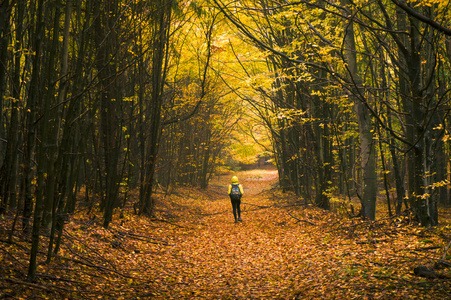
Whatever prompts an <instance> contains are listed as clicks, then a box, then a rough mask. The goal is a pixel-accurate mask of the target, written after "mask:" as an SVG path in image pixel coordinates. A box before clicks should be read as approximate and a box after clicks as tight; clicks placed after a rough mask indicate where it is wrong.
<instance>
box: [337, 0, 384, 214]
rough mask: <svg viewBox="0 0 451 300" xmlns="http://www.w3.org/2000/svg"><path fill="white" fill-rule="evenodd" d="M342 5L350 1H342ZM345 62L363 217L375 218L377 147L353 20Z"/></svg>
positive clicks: (348, 26) (348, 28)
mask: <svg viewBox="0 0 451 300" xmlns="http://www.w3.org/2000/svg"><path fill="white" fill-rule="evenodd" d="M342 3H343V4H344V6H346V5H347V4H348V3H349V2H348V0H342ZM344 47H345V53H344V57H345V61H346V63H347V67H348V75H349V76H348V81H349V83H348V84H351V86H350V88H349V91H350V93H351V98H352V99H353V100H354V112H355V114H356V117H357V123H358V125H359V137H360V166H361V171H362V192H363V195H362V196H361V199H360V201H361V204H362V211H361V213H362V217H364V218H368V219H370V220H374V219H375V218H376V196H377V176H376V150H375V146H374V143H373V131H372V122H371V116H370V113H369V110H368V108H367V107H366V104H365V103H364V101H365V99H362V98H363V89H362V80H361V78H360V75H359V74H358V68H357V55H356V53H357V51H356V47H355V36H354V25H353V22H352V21H349V22H345V37H344Z"/></svg>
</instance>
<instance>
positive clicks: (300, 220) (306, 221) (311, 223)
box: [288, 212, 318, 226]
mask: <svg viewBox="0 0 451 300" xmlns="http://www.w3.org/2000/svg"><path fill="white" fill-rule="evenodd" d="M288 214H289V215H290V217H292V218H293V219H296V220H298V221H299V222H305V223H308V224H310V225H314V226H318V225H317V224H315V223H313V222H310V221H308V220H302V219H299V218H296V217H295V216H293V215H292V214H291V212H288Z"/></svg>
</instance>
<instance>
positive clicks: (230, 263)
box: [159, 171, 317, 299]
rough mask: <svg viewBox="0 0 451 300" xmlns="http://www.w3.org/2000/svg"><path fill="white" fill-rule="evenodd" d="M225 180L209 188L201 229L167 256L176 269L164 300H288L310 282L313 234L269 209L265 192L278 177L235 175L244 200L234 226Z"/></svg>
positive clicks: (177, 243)
mask: <svg viewBox="0 0 451 300" xmlns="http://www.w3.org/2000/svg"><path fill="white" fill-rule="evenodd" d="M229 177H230V176H228V177H227V178H221V179H220V181H217V182H214V183H213V190H214V191H215V195H216V196H215V198H214V199H211V200H210V201H207V202H205V203H206V204H207V205H206V206H205V207H203V210H204V217H202V218H200V219H199V225H197V226H195V228H192V229H191V230H187V231H186V232H185V234H182V235H177V236H174V240H173V241H172V243H173V245H175V246H174V247H171V249H170V250H169V252H170V253H167V254H166V255H167V256H169V257H173V258H174V259H175V261H174V262H173V263H172V264H171V265H178V266H179V267H177V268H176V270H172V272H174V273H172V274H171V275H170V276H173V278H172V280H173V281H174V284H173V285H171V284H170V285H168V286H166V287H165V286H160V291H159V293H161V296H162V297H173V298H184V297H186V298H189V297H190V296H197V297H200V298H216V299H261V298H268V299H274V298H276V299H277V298H280V299H287V297H288V298H294V297H295V296H296V295H298V294H299V290H300V289H303V285H304V284H305V280H306V278H308V277H309V273H308V272H307V270H308V268H309V267H308V265H309V261H310V258H309V255H310V254H309V253H310V251H306V250H307V249H309V248H311V247H312V240H311V238H310V236H311V230H310V229H309V230H307V231H305V229H304V228H303V227H302V226H299V224H294V222H293V221H294V220H293V219H292V218H291V217H290V216H288V215H287V212H286V210H281V209H279V208H276V207H271V206H272V205H273V204H274V202H273V199H272V198H273V197H272V196H271V193H264V191H265V190H268V189H270V187H271V185H272V184H273V183H274V182H275V181H276V180H277V173H276V172H275V171H265V172H261V171H260V172H259V173H255V174H253V173H250V172H249V173H240V174H239V178H240V183H242V184H243V186H244V189H245V197H243V200H242V201H243V205H242V210H243V212H242V218H243V222H240V223H238V224H235V223H234V222H233V221H234V219H233V215H232V211H231V204H230V200H229V199H228V197H227V196H226V195H225V191H226V187H227V185H228V183H229ZM220 190H222V191H224V194H222V196H221V194H219V193H218V192H219V191H220ZM290 219H291V220H290ZM314 243H317V241H316V242H314ZM167 271H168V272H170V271H169V270H167Z"/></svg>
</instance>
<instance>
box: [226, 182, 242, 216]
mask: <svg viewBox="0 0 451 300" xmlns="http://www.w3.org/2000/svg"><path fill="white" fill-rule="evenodd" d="M227 193H228V194H229V197H230V200H231V201H232V209H233V216H234V217H235V223H238V222H241V221H243V220H242V219H241V208H240V205H241V197H243V195H244V189H243V186H242V185H241V184H240V183H239V182H238V177H237V176H233V177H232V184H230V185H229V190H228V192H227Z"/></svg>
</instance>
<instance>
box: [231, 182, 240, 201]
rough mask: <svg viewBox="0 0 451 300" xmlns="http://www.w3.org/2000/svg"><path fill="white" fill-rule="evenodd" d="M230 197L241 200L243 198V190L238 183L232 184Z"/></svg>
mask: <svg viewBox="0 0 451 300" xmlns="http://www.w3.org/2000/svg"><path fill="white" fill-rule="evenodd" d="M230 197H231V198H232V200H240V199H241V191H240V187H239V185H238V184H232V189H231V191H230Z"/></svg>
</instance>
